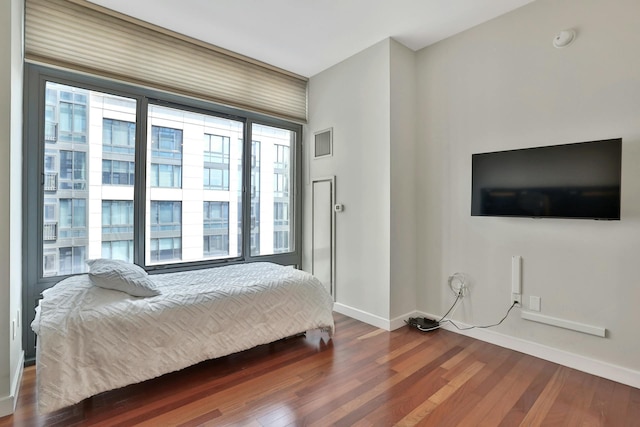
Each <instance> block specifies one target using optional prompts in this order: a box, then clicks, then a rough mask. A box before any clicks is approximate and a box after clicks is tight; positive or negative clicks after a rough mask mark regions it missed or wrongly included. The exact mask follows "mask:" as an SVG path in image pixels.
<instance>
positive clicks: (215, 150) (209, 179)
mask: <svg viewBox="0 0 640 427" xmlns="http://www.w3.org/2000/svg"><path fill="white" fill-rule="evenodd" d="M203 158H204V188H205V190H223V191H228V190H229V137H228V136H220V135H211V134H205V135H204V155H203Z"/></svg>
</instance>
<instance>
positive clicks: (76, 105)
mask: <svg viewBox="0 0 640 427" xmlns="http://www.w3.org/2000/svg"><path fill="white" fill-rule="evenodd" d="M58 97H59V100H60V102H59V105H58V111H59V116H58V141H64V142H74V143H85V142H87V99H88V97H87V94H86V93H85V91H83V90H75V88H70V87H67V88H64V89H63V90H60V92H59V94H58ZM54 110H55V108H54ZM48 114H50V115H51V114H55V112H51V111H49V113H48Z"/></svg>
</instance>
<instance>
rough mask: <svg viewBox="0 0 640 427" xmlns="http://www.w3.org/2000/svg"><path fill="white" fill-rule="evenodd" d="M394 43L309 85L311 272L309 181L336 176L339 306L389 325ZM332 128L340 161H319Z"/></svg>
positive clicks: (307, 218) (307, 247)
mask: <svg viewBox="0 0 640 427" xmlns="http://www.w3.org/2000/svg"><path fill="white" fill-rule="evenodd" d="M389 45H390V41H389V40H385V41H382V42H380V43H378V44H376V45H374V46H372V47H370V48H368V49H366V50H364V51H363V52H360V53H359V54H357V55H355V56H353V57H351V58H349V59H347V60H345V61H343V62H341V63H339V64H337V65H335V66H333V67H331V68H329V69H328V70H326V71H324V72H322V73H320V74H318V75H316V76H313V77H312V78H311V79H310V80H309V123H308V125H307V126H306V128H305V135H306V136H305V149H306V150H305V152H306V154H305V157H306V158H305V162H306V166H307V170H306V172H305V175H307V176H306V177H305V180H306V183H305V184H306V185H305V200H304V212H305V217H304V224H305V227H304V228H305V230H304V242H305V246H304V251H303V259H304V260H305V261H304V268H305V269H310V266H309V265H308V264H309V262H310V259H311V258H310V253H311V247H310V242H311V216H310V214H311V200H310V196H311V186H310V179H313V178H316V177H327V176H331V175H335V176H336V189H337V190H336V194H337V201H338V202H340V203H343V204H344V211H343V212H341V213H338V214H337V216H336V231H337V237H336V302H337V303H338V304H340V305H344V306H347V307H351V308H353V309H356V310H361V311H363V312H366V313H368V314H370V315H373V316H376V317H378V318H380V319H389V276H390V251H389V235H390V206H389V201H390V162H389V155H390V153H389V151H390V147H389V140H390V111H389V105H390V68H389V49H390V47H389ZM329 127H333V148H334V152H333V156H332V157H328V158H321V159H316V160H314V159H312V158H311V157H312V156H313V153H312V148H313V144H312V141H313V133H314V132H316V131H320V130H324V129H327V128H329Z"/></svg>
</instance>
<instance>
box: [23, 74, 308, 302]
mask: <svg viewBox="0 0 640 427" xmlns="http://www.w3.org/2000/svg"><path fill="white" fill-rule="evenodd" d="M26 68H27V74H28V75H29V77H28V78H27V80H26V81H25V83H26V89H25V101H26V103H27V105H26V109H27V113H26V115H27V117H26V119H27V120H29V123H33V125H32V126H29V128H28V129H27V131H26V133H25V150H26V151H25V153H26V155H25V159H26V161H27V162H32V163H29V164H28V167H27V169H26V174H27V176H28V177H29V179H26V180H25V197H26V198H27V208H25V218H24V224H25V227H32V228H33V229H35V230H37V233H35V236H34V237H31V236H29V239H35V240H33V241H31V243H30V244H29V245H27V246H26V247H27V248H29V249H28V251H31V252H33V253H32V254H28V255H29V256H31V255H32V256H33V257H34V258H33V259H40V260H41V261H40V262H38V263H37V265H38V268H36V269H25V274H26V276H25V277H27V276H28V279H26V280H25V281H26V282H28V283H29V285H28V286H29V287H30V288H29V289H32V290H33V292H36V293H38V292H41V291H42V289H44V288H46V287H47V286H49V285H50V284H51V283H54V281H56V280H59V279H57V278H58V277H59V276H62V275H67V274H78V273H84V272H86V271H87V267H86V264H85V261H86V259H87V257H91V258H96V257H106V258H116V259H122V260H127V261H131V262H136V263H138V264H140V265H141V266H143V267H144V268H146V269H148V270H154V269H156V268H160V267H162V268H166V269H167V270H165V271H171V269H172V265H173V264H180V265H181V268H199V267H202V266H205V265H217V264H218V263H219V261H221V260H226V259H232V260H233V261H239V262H242V261H256V260H258V258H257V257H266V258H260V259H265V260H270V261H276V262H280V263H282V264H289V265H291V264H293V265H299V264H300V253H299V252H298V251H297V249H296V248H295V245H294V243H295V242H296V239H295V236H296V228H295V226H297V224H298V222H297V221H296V216H295V214H296V209H295V208H294V200H295V202H296V203H297V199H294V196H293V195H294V194H295V192H294V191H293V190H294V188H295V183H296V182H297V181H296V179H297V178H296V176H294V172H293V171H296V170H297V168H296V167H295V159H296V156H299V153H297V151H296V149H295V147H296V144H298V143H299V139H298V138H299V136H298V135H299V132H300V131H301V126H299V125H295V124H291V123H287V122H285V121H282V120H277V119H273V118H268V117H265V116H260V115H258V114H254V113H248V112H242V111H239V110H232V109H230V108H228V107H220V106H216V105H213V104H210V103H206V102H204V101H195V100H193V99H187V98H179V97H177V96H174V95H166V99H160V98H162V97H161V96H160V93H159V92H153V93H152V92H150V91H148V90H147V89H145V88H136V87H133V86H127V85H125V84H115V83H111V82H107V81H102V80H98V79H96V78H92V77H88V76H85V75H74V74H72V73H70V72H68V71H61V70H54V69H46V68H44V67H41V66H35V65H32V64H27V65H26ZM36 76H37V77H36ZM42 81H44V82H45V83H44V85H42V84H41V83H40V82H42ZM62 82H64V83H62ZM70 82H75V83H70ZM151 95H153V99H152V98H151ZM156 99H158V101H156ZM141 111H142V112H144V114H145V116H144V117H139V115H140V114H139V112H141ZM43 136H44V137H43ZM137 159H144V163H142V164H138V163H137V162H136V160H137ZM245 179H247V180H248V182H246V183H245V182H244V180H245ZM96 213H98V214H97V215H96ZM134 214H135V215H134ZM34 221H37V223H36V222H34ZM276 232H278V233H280V232H285V233H288V235H287V236H288V237H281V236H282V233H280V234H277V235H276V234H274V233H276ZM285 243H286V244H285ZM25 258H27V257H25ZM162 264H167V265H162ZM182 265H185V266H186V267H182ZM31 287H32V288H31Z"/></svg>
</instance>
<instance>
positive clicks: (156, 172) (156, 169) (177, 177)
mask: <svg viewBox="0 0 640 427" xmlns="http://www.w3.org/2000/svg"><path fill="white" fill-rule="evenodd" d="M151 186H152V187H165V188H171V187H174V188H181V187H182V166H178V165H162V164H157V163H152V164H151Z"/></svg>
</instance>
